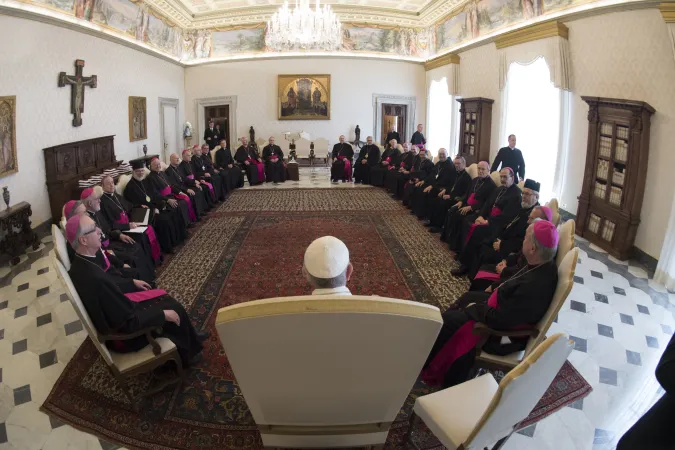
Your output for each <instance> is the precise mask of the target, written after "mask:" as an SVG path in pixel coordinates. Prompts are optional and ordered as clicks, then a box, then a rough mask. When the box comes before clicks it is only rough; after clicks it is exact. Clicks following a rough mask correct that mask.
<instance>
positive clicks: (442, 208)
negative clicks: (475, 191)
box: [424, 156, 471, 233]
mask: <svg viewBox="0 0 675 450" xmlns="http://www.w3.org/2000/svg"><path fill="white" fill-rule="evenodd" d="M454 164H455V170H456V171H457V177H456V178H455V182H454V183H452V188H450V189H449V190H448V189H447V188H446V189H443V190H441V192H440V193H439V194H438V195H437V196H436V197H434V198H432V199H431V201H430V203H429V214H428V216H429V221H428V222H427V223H425V224H424V225H425V226H428V227H430V228H429V232H430V233H440V232H441V230H442V227H443V223H444V222H445V216H447V215H448V210H449V209H450V208H454V207H457V208H459V206H460V204H461V202H462V199H463V198H464V197H465V196H466V193H467V192H468V191H469V187H470V186H471V175H469V174H468V173H467V171H466V160H465V159H464V157H463V156H455V160H454Z"/></svg>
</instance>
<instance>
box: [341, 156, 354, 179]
mask: <svg viewBox="0 0 675 450" xmlns="http://www.w3.org/2000/svg"><path fill="white" fill-rule="evenodd" d="M338 159H339V160H340V161H342V162H343V163H344V164H345V170H344V175H343V176H344V177H345V178H346V179H347V180H349V181H352V163H351V162H350V161H349V160H348V159H347V158H345V157H344V156H338Z"/></svg>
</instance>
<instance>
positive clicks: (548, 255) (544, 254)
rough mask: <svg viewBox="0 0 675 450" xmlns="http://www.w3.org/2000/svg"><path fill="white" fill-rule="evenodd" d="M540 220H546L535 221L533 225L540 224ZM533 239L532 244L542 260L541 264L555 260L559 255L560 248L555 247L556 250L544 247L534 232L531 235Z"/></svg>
mask: <svg viewBox="0 0 675 450" xmlns="http://www.w3.org/2000/svg"><path fill="white" fill-rule="evenodd" d="M540 220H544V219H539V218H537V219H534V221H533V222H532V225H534V224H535V223H537V222H539V221H540ZM531 239H532V244H533V245H534V252H535V254H536V255H537V257H538V258H539V259H540V260H541V262H549V261H551V260H552V259H553V258H555V255H556V253H558V246H555V247H554V248H548V247H544V246H543V245H542V244H541V242H539V241H538V240H537V236H535V234H534V232H533V233H532V234H531Z"/></svg>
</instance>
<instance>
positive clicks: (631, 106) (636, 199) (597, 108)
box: [576, 97, 655, 260]
mask: <svg viewBox="0 0 675 450" xmlns="http://www.w3.org/2000/svg"><path fill="white" fill-rule="evenodd" d="M581 98H582V99H583V100H584V101H585V102H586V103H588V106H589V110H588V145H587V150H586V152H587V153H586V172H585V174H584V183H583V186H582V190H581V195H580V196H579V211H578V214H577V216H578V217H577V228H576V229H577V234H579V235H580V236H583V237H584V238H586V239H588V240H589V241H591V242H592V243H594V244H595V245H597V246H599V247H601V248H603V249H605V250H607V252H609V253H610V254H611V255H612V256H614V257H615V258H618V259H621V260H626V259H628V258H630V257H631V256H632V252H633V244H634V242H635V235H636V234H637V229H638V226H639V225H640V210H641V209H642V197H643V195H644V191H645V182H646V178H647V161H648V159H649V128H650V120H651V116H652V114H654V111H655V110H654V108H652V107H651V106H650V105H649V104H647V103H645V102H639V101H632V100H620V99H613V98H600V97H581Z"/></svg>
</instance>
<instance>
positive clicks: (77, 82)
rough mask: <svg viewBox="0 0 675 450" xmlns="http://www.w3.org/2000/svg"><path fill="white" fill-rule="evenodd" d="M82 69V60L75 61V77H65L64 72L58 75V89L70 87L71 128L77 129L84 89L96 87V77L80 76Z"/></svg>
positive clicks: (80, 122)
mask: <svg viewBox="0 0 675 450" xmlns="http://www.w3.org/2000/svg"><path fill="white" fill-rule="evenodd" d="M82 68H84V60H83V59H76V60H75V75H66V73H65V72H61V73H59V87H64V86H66V85H68V84H69V85H70V112H71V114H74V116H75V117H73V126H74V127H79V126H80V125H82V113H83V112H84V87H85V86H90V87H92V88H95V87H96V83H97V78H96V75H92V76H90V77H83V76H82Z"/></svg>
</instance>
